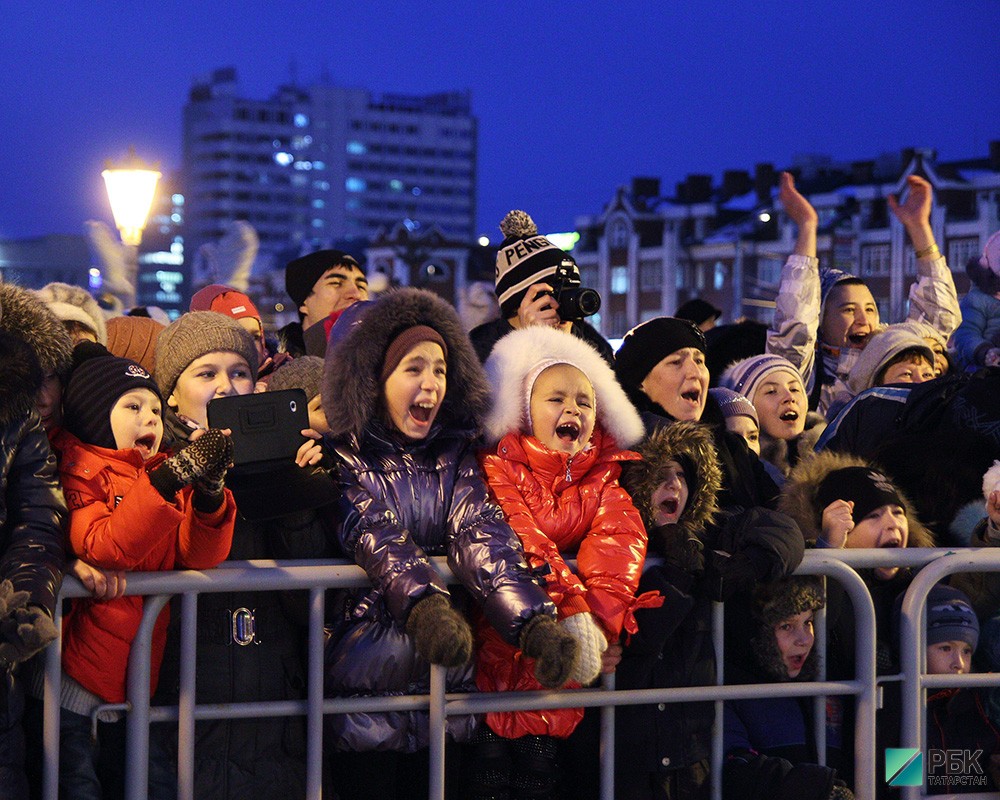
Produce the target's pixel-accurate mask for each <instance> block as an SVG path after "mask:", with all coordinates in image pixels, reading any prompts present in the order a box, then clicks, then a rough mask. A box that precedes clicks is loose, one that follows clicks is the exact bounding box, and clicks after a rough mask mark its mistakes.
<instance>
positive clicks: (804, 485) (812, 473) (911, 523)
mask: <svg viewBox="0 0 1000 800" xmlns="http://www.w3.org/2000/svg"><path fill="white" fill-rule="evenodd" d="M874 466H875V465H873V464H871V463H869V462H867V461H865V460H864V459H863V458H858V457H857V456H853V455H849V454H847V453H833V452H830V451H828V450H824V451H822V452H820V453H816V454H815V455H814V456H812V457H810V458H807V459H806V460H805V461H802V462H801V463H800V464H799V465H798V466H797V467H796V468H795V469H793V470H792V472H791V474H790V475H789V476H788V482H787V483H785V486H784V488H783V489H782V490H781V497H780V499H779V501H778V510H779V511H783V512H784V513H786V514H788V516H790V517H791V518H792V519H793V520H795V522H797V523H798V526H799V528H801V529H802V534H803V535H804V536H805V537H806V540H807V541H817V540H818V539H819V538H820V533H821V532H822V517H823V509H822V508H820V507H819V503H818V502H817V500H816V493H817V492H818V490H819V487H820V484H822V483H823V479H824V478H826V476H827V475H829V474H830V473H831V472H833V471H835V470H838V469H843V468H844V467H868V468H874ZM894 486H895V488H896V492H897V494H898V495H899V497H900V499H902V501H903V508H904V510H905V511H906V522H907V528H908V530H909V533H908V536H907V540H906V546H907V547H934V536H933V534H932V533H931V532H930V531H929V530H928V529H927V528H925V527H924V525H923V524H922V523H921V522H920V520H919V519H917V515H916V512H915V511H914V510H913V503H911V502H910V501H909V499H908V498H907V497H906V495H905V494H904V493H903V492H902V491H901V490H900V488H899V486H898V485H896V484H894Z"/></svg>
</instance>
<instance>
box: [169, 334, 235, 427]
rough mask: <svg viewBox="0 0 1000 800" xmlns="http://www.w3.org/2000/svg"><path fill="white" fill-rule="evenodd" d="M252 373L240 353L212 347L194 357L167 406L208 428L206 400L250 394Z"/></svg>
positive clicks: (180, 378)
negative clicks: (209, 350) (209, 351)
mask: <svg viewBox="0 0 1000 800" xmlns="http://www.w3.org/2000/svg"><path fill="white" fill-rule="evenodd" d="M252 391H253V373H252V372H251V371H250V365H249V364H247V361H246V359H245V358H243V356H240V355H237V354H236V353H231V352H229V351H226V350H216V351H214V352H211V353H206V354H205V355H203V356H201V357H200V358H196V359H195V360H194V361H192V362H191V363H190V364H188V365H187V369H185V370H184V371H183V372H182V373H181V376H180V377H179V378H178V379H177V385H176V386H174V391H173V392H172V393H171V395H170V397H168V398H167V405H169V406H171V407H173V408H174V409H176V411H177V414H178V415H180V416H182V417H186V418H187V419H189V420H191V421H192V422H196V423H197V424H198V425H200V426H201V427H203V428H207V427H208V403H209V401H210V400H213V399H215V398H216V397H230V396H232V395H237V394H250V393H251V392H252Z"/></svg>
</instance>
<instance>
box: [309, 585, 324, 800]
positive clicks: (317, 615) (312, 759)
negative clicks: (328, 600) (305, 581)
mask: <svg viewBox="0 0 1000 800" xmlns="http://www.w3.org/2000/svg"><path fill="white" fill-rule="evenodd" d="M324 596H325V590H324V589H312V590H310V592H309V651H308V660H309V664H308V672H307V673H306V674H307V680H308V684H307V688H306V703H307V710H306V797H307V798H309V800H321V799H322V797H323V645H324V636H323V611H324V607H323V599H324Z"/></svg>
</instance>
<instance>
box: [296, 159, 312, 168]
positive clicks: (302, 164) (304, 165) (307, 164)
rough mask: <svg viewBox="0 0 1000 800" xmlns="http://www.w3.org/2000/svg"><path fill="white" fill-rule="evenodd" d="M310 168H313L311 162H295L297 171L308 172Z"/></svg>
mask: <svg viewBox="0 0 1000 800" xmlns="http://www.w3.org/2000/svg"><path fill="white" fill-rule="evenodd" d="M312 168H313V162H312V161H296V162H295V169H298V170H310V169H312Z"/></svg>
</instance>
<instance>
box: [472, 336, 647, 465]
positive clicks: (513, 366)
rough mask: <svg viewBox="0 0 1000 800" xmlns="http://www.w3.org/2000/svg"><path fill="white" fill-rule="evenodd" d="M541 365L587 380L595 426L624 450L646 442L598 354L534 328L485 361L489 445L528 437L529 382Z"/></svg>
mask: <svg viewBox="0 0 1000 800" xmlns="http://www.w3.org/2000/svg"><path fill="white" fill-rule="evenodd" d="M543 364H544V365H546V366H554V365H555V364H571V365H573V366H574V367H576V368H577V369H579V370H580V371H581V372H582V373H583V374H584V375H586V376H587V378H588V380H589V381H590V382H591V384H593V386H594V396H595V398H596V401H597V409H596V418H597V419H596V424H598V425H600V426H601V428H602V429H603V430H604V431H605V432H606V433H608V434H610V435H611V436H612V437H613V438H614V440H615V443H616V444H618V445H619V446H620V447H631V446H632V445H633V444H635V443H636V442H638V441H639V440H640V439H641V438H642V436H643V434H644V433H645V430H644V428H643V425H642V419H641V418H640V417H639V412H638V411H636V410H635V407H634V406H633V405H632V403H631V402H629V399H628V397H627V396H626V395H625V392H624V391H623V390H622V388H621V386H619V385H618V381H617V379H616V378H615V373H614V371H613V370H612V369H611V367H610V366H608V364H607V362H606V361H605V360H604V359H603V358H601V356H600V354H599V353H598V352H597V351H596V350H595V349H594V348H593V347H591V346H590V345H589V344H587V343H586V342H585V341H583V340H582V339H579V338H577V337H576V336H574V335H573V334H571V333H566V332H564V331H560V330H556V329H555V328H548V327H543V326H540V325H533V326H531V327H528V328H521V329H519V330H515V331H513V332H511V333H508V334H507V335H506V336H504V337H503V338H501V339H500V341H498V342H497V343H496V344H495V345H494V346H493V351H492V352H491V353H490V356H489V358H487V359H486V376H487V379H488V380H489V382H490V388H491V389H492V391H493V407H492V408H491V409H490V412H489V414H488V415H487V417H486V433H487V436H488V438H489V441H490V443H491V444H493V443H496V442H498V441H500V439H502V438H503V437H504V436H505V435H506V434H508V433H513V432H515V431H520V432H522V433H530V430H527V427H528V420H527V411H528V395H527V393H526V391H525V379H526V378H527V377H528V376H529V374H531V373H532V372H533V371H534V370H535V369H536V368H538V367H540V366H542V365H543Z"/></svg>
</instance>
